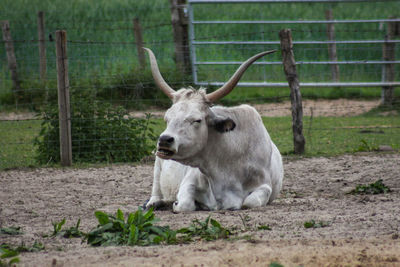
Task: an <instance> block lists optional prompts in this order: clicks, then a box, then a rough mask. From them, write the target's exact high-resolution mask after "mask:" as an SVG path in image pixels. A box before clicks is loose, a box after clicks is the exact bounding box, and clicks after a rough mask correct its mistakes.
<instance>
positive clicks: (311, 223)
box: [304, 220, 330, 228]
mask: <svg viewBox="0 0 400 267" xmlns="http://www.w3.org/2000/svg"><path fill="white" fill-rule="evenodd" d="M329 225H330V224H329V223H328V222H324V221H319V222H316V221H315V220H310V221H306V222H304V228H322V227H327V226H329Z"/></svg>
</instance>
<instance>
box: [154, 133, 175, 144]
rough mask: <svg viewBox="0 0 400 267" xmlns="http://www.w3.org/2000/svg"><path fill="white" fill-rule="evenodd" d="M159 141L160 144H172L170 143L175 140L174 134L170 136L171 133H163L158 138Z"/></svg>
mask: <svg viewBox="0 0 400 267" xmlns="http://www.w3.org/2000/svg"><path fill="white" fill-rule="evenodd" d="M158 142H159V143H160V144H166V145H170V144H172V143H173V142H174V138H173V137H172V136H169V135H162V136H160V138H159V139H158Z"/></svg>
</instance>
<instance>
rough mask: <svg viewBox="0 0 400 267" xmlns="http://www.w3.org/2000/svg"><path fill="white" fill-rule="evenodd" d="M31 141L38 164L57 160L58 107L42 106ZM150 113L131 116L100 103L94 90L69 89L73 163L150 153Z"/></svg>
mask: <svg viewBox="0 0 400 267" xmlns="http://www.w3.org/2000/svg"><path fill="white" fill-rule="evenodd" d="M40 116H42V117H43V122H42V124H41V130H40V133H39V135H38V137H37V138H35V141H34V144H35V146H36V151H37V156H36V160H37V161H38V162H39V163H40V164H48V163H57V162H59V161H60V148H59V147H60V146H59V142H60V141H59V121H58V106H57V105H56V104H55V103H52V104H49V105H48V106H46V107H45V108H44V110H43V111H42V113H41V115H40ZM152 123H153V122H152V121H151V120H150V115H149V114H147V115H146V118H144V119H142V118H131V117H130V116H129V113H128V111H127V110H126V109H124V108H123V107H122V106H113V105H111V104H110V103H108V102H101V101H99V100H98V98H96V94H95V92H93V91H92V90H87V91H84V92H77V91H72V92H71V139H72V157H73V161H74V162H131V161H138V160H140V159H142V158H143V157H144V156H147V155H149V154H150V153H151V150H152V149H153V146H154V144H153V143H152V141H154V140H155V139H156V136H155V134H154V133H153V129H152V127H150V126H151V124H152Z"/></svg>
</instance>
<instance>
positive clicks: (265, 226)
mask: <svg viewBox="0 0 400 267" xmlns="http://www.w3.org/2000/svg"><path fill="white" fill-rule="evenodd" d="M257 230H259V231H261V230H267V231H271V230H272V228H271V226H269V225H268V224H267V225H264V224H263V225H259V226H258V227H257Z"/></svg>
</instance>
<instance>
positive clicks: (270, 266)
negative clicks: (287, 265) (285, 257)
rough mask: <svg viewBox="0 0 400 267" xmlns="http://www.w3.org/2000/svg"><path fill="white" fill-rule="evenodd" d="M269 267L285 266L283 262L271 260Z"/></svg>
mask: <svg viewBox="0 0 400 267" xmlns="http://www.w3.org/2000/svg"><path fill="white" fill-rule="evenodd" d="M268 267H284V266H283V265H282V264H280V263H278V262H271V263H270V264H269V265H268Z"/></svg>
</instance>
